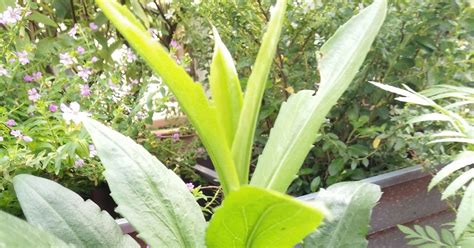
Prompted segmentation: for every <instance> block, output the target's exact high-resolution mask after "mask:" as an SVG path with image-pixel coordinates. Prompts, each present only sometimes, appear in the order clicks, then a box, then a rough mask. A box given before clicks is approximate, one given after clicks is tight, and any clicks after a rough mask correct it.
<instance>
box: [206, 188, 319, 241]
mask: <svg viewBox="0 0 474 248" xmlns="http://www.w3.org/2000/svg"><path fill="white" fill-rule="evenodd" d="M322 219H323V211H321V210H319V209H317V208H315V207H313V206H310V205H307V204H306V203H304V202H302V201H299V200H297V199H294V198H292V197H290V196H287V195H284V194H281V193H278V192H275V191H270V190H265V189H261V188H256V187H251V186H242V187H241V188H240V189H239V190H238V191H236V192H232V193H231V194H230V195H228V196H227V197H226V199H225V200H224V202H223V203H222V206H221V207H220V208H218V209H217V210H216V212H215V214H214V215H213V216H212V219H211V221H210V223H209V226H208V228H207V233H206V243H207V246H208V247H209V248H215V247H293V246H294V245H295V244H297V243H298V242H299V241H301V240H302V239H303V238H304V237H305V236H306V235H307V234H309V233H310V232H311V231H313V230H314V229H315V228H317V227H318V226H319V224H320V223H321V221H322Z"/></svg>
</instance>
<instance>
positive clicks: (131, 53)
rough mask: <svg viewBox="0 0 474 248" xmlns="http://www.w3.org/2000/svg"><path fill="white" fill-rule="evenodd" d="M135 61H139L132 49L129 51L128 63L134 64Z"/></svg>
mask: <svg viewBox="0 0 474 248" xmlns="http://www.w3.org/2000/svg"><path fill="white" fill-rule="evenodd" d="M135 60H137V55H135V54H134V53H133V51H132V49H130V48H128V49H127V62H128V63H132V62H134V61H135Z"/></svg>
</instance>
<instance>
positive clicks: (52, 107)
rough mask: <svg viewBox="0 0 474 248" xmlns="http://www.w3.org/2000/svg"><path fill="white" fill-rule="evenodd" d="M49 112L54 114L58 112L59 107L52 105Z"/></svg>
mask: <svg viewBox="0 0 474 248" xmlns="http://www.w3.org/2000/svg"><path fill="white" fill-rule="evenodd" d="M48 109H49V111H51V112H52V113H54V112H56V111H58V105H55V104H50V105H49V107H48Z"/></svg>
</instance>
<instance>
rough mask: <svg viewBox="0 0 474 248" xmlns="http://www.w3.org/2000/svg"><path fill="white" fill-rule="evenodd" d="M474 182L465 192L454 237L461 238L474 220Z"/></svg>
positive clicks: (455, 225) (457, 216)
mask: <svg viewBox="0 0 474 248" xmlns="http://www.w3.org/2000/svg"><path fill="white" fill-rule="evenodd" d="M473 206H474V182H471V184H469V186H468V187H467V189H466V191H465V192H464V196H463V197H462V200H461V203H460V204H459V208H458V212H457V214H456V221H455V223H454V236H455V237H456V238H459V237H460V236H461V235H462V234H463V232H464V230H466V228H467V227H468V226H469V224H471V223H472V221H473V220H474V208H473Z"/></svg>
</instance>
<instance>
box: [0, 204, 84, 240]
mask: <svg viewBox="0 0 474 248" xmlns="http://www.w3.org/2000/svg"><path fill="white" fill-rule="evenodd" d="M0 247H5V248H7V247H51V248H53V247H75V246H74V245H68V244H66V243H64V241H62V240H61V239H59V238H58V237H56V236H54V235H52V234H50V233H47V232H46V231H44V230H42V229H40V228H38V227H34V226H32V225H30V224H28V223H27V222H26V221H24V220H22V219H19V218H17V217H15V216H13V215H9V214H7V213H5V212H2V211H0Z"/></svg>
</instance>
